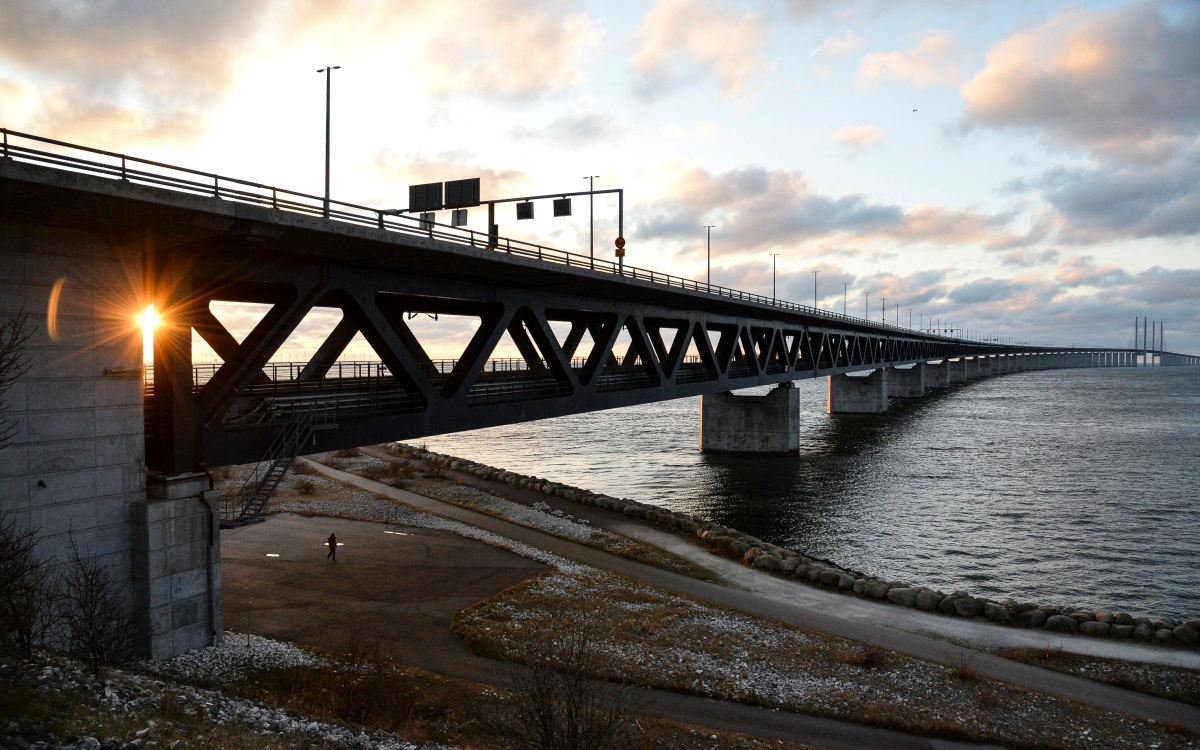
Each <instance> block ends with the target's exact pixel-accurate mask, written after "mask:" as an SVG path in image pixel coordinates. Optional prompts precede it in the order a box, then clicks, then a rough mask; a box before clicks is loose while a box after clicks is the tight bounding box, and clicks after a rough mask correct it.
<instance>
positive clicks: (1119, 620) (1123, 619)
mask: <svg viewBox="0 0 1200 750" xmlns="http://www.w3.org/2000/svg"><path fill="white" fill-rule="evenodd" d="M1113 624H1115V625H1136V624H1137V623H1136V622H1134V621H1133V615H1131V614H1129V613H1128V612H1117V613H1115V614H1114V615H1113Z"/></svg>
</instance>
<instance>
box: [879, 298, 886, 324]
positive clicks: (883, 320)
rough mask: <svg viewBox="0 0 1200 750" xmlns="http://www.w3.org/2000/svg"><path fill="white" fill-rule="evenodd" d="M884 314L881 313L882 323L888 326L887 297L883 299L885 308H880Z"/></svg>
mask: <svg viewBox="0 0 1200 750" xmlns="http://www.w3.org/2000/svg"><path fill="white" fill-rule="evenodd" d="M880 309H881V310H882V311H883V312H882V313H880V322H882V323H883V324H884V325H887V297H884V298H883V307H881V308H880Z"/></svg>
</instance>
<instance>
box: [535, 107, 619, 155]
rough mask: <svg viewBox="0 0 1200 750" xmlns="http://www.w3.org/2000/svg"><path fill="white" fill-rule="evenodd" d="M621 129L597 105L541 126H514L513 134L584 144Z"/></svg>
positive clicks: (567, 144) (599, 139) (559, 142)
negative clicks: (598, 109) (596, 107)
mask: <svg viewBox="0 0 1200 750" xmlns="http://www.w3.org/2000/svg"><path fill="white" fill-rule="evenodd" d="M620 131H621V126H620V125H618V124H617V122H616V120H614V119H613V118H612V117H610V116H609V115H606V114H604V113H602V112H599V111H597V110H596V109H595V107H585V108H583V109H581V110H580V111H577V112H572V113H570V114H566V115H562V116H561V117H557V118H555V119H554V120H551V121H550V122H549V123H547V124H546V125H544V126H542V127H540V128H529V127H518V128H514V129H513V131H512V134H513V137H515V138H522V139H530V140H541V141H547V140H548V141H552V142H554V143H558V144H561V145H565V146H583V145H588V144H593V143H596V142H598V141H604V140H608V139H609V138H612V137H613V136H615V135H616V134H617V133H619V132H620Z"/></svg>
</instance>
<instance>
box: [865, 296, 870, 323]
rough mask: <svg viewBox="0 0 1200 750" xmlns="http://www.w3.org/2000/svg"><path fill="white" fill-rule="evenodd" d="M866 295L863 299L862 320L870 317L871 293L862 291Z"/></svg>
mask: <svg viewBox="0 0 1200 750" xmlns="http://www.w3.org/2000/svg"><path fill="white" fill-rule="evenodd" d="M864 294H865V295H866V297H865V298H864V300H863V320H870V319H871V293H870V292H864Z"/></svg>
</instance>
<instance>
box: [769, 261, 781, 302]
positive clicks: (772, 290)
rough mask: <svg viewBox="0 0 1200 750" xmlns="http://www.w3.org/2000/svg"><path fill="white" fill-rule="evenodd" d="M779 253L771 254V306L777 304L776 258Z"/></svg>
mask: <svg viewBox="0 0 1200 750" xmlns="http://www.w3.org/2000/svg"><path fill="white" fill-rule="evenodd" d="M778 255H779V253H771V304H772V305H773V304H775V258H776V256H778Z"/></svg>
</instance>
